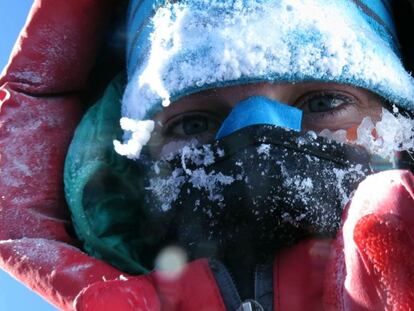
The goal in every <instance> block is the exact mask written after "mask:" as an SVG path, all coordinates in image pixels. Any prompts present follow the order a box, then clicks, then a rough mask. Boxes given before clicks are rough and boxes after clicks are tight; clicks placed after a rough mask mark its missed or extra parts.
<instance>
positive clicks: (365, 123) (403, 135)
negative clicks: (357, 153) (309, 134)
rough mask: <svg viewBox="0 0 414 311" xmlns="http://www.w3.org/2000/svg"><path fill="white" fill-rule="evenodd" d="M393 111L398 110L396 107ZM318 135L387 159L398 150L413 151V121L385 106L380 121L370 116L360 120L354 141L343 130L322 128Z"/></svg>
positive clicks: (391, 158) (391, 157) (390, 158)
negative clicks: (373, 119) (333, 130)
mask: <svg viewBox="0 0 414 311" xmlns="http://www.w3.org/2000/svg"><path fill="white" fill-rule="evenodd" d="M394 111H397V112H398V109H397V110H396V109H394ZM319 135H320V136H322V137H325V138H328V139H331V140H333V141H336V142H339V143H351V144H355V145H359V146H363V147H365V149H367V150H368V151H369V152H370V153H371V154H375V155H378V156H380V157H381V158H384V159H386V160H389V161H392V160H393V157H394V155H395V153H396V152H398V151H414V121H413V120H412V119H410V118H407V117H404V116H402V115H401V114H397V115H394V114H392V113H391V112H389V111H388V110H386V109H385V108H383V109H382V117H381V120H380V121H378V122H376V123H374V122H373V121H372V119H371V118H370V117H365V118H364V119H363V120H362V122H361V124H360V126H359V127H358V129H357V139H356V140H354V141H349V140H348V139H347V138H346V131H344V130H339V131H335V132H332V131H329V130H323V131H322V132H320V133H319Z"/></svg>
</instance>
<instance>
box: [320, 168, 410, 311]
mask: <svg viewBox="0 0 414 311" xmlns="http://www.w3.org/2000/svg"><path fill="white" fill-rule="evenodd" d="M413 237H414V176H413V175H412V174H411V173H409V172H406V171H387V172H382V173H380V174H376V175H373V176H370V177H368V178H367V179H366V180H365V181H364V182H363V183H361V185H360V186H359V188H358V190H357V192H356V194H355V196H354V198H353V199H352V202H351V204H350V205H349V207H348V211H347V213H346V214H345V217H344V224H343V228H342V230H341V232H340V234H339V236H338V238H337V240H336V241H335V253H334V256H333V258H332V261H331V262H330V265H329V268H328V269H329V278H327V280H326V288H325V305H326V310H351V311H355V310H412V309H414V290H413V288H414V264H413V262H414V239H413Z"/></svg>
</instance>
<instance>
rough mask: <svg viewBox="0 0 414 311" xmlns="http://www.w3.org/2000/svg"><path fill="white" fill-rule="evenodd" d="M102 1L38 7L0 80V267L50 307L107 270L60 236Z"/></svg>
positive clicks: (69, 299)
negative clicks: (71, 151) (67, 167)
mask: <svg viewBox="0 0 414 311" xmlns="http://www.w3.org/2000/svg"><path fill="white" fill-rule="evenodd" d="M110 9H111V3H110V1H109V0H79V1H67V0H36V1H34V4H33V7H32V10H31V13H30V15H29V17H28V21H27V23H26V25H25V27H24V28H23V30H22V32H21V34H20V37H19V39H18V41H17V43H16V45H15V48H14V50H13V53H12V56H11V58H10V61H9V63H8V65H7V66H6V68H5V69H4V70H3V73H2V76H1V77H0V170H1V177H0V267H1V268H3V269H5V270H6V271H8V272H9V273H11V274H12V275H14V277H16V278H17V279H19V280H21V281H22V282H23V283H25V284H26V285H27V286H28V287H30V288H31V289H33V290H34V291H36V292H38V293H39V294H40V295H42V296H44V298H46V299H47V300H48V301H50V302H51V303H52V304H54V305H56V306H57V307H59V308H61V309H65V310H70V309H71V308H72V303H73V300H74V298H75V296H76V295H77V294H78V293H79V292H80V291H81V290H82V289H83V288H84V287H86V286H87V285H89V284H91V283H93V282H95V281H98V280H102V278H106V279H114V278H116V277H118V276H119V274H120V273H119V272H118V271H117V270H115V269H114V268H112V267H110V266H109V265H106V264H105V263H103V262H100V261H98V260H96V259H92V258H90V257H88V256H86V255H85V254H83V253H81V252H80V251H79V250H78V249H77V248H75V247H74V246H76V244H77V241H76V240H74V239H73V238H72V237H71V236H70V235H69V234H68V231H67V228H68V224H69V216H68V212H67V208H66V206H65V200H64V194H63V164H64V159H65V154H66V151H67V147H68V144H69V142H70V140H71V137H72V134H73V131H74V129H75V127H76V125H77V123H78V121H79V119H80V117H81V115H82V113H83V108H82V104H81V100H80V97H81V95H82V92H84V91H85V89H86V88H87V78H88V75H89V73H90V70H91V67H92V66H93V64H94V59H95V56H96V55H95V54H96V51H97V49H98V46H99V43H100V41H101V37H102V33H103V31H102V29H103V27H104V25H105V23H106V20H107V15H108V14H107V13H108V12H109V11H110Z"/></svg>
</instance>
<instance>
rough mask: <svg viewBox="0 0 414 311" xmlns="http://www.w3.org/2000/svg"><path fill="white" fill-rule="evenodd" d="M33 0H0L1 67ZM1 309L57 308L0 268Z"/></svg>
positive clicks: (33, 310) (36, 310) (41, 310)
mask: <svg viewBox="0 0 414 311" xmlns="http://www.w3.org/2000/svg"><path fill="white" fill-rule="evenodd" d="M32 2H33V1H32V0H2V1H0V12H1V18H0V68H1V69H2V68H3V67H4V66H5V65H6V63H7V61H8V58H9V54H10V52H11V49H12V47H13V45H14V42H15V40H16V38H17V36H18V34H19V32H20V29H21V28H22V26H23V25H24V23H25V20H26V16H27V14H28V12H29V9H30V6H31V5H32ZM0 310H13V311H26V310H30V311H51V310H56V309H55V308H53V307H52V306H51V305H49V304H48V303H47V302H45V301H44V300H43V299H42V298H40V297H39V296H37V295H36V294H34V293H33V292H31V291H29V290H28V289H26V288H25V287H24V286H23V285H21V284H20V283H18V282H17V281H15V280H14V279H13V278H11V277H10V276H9V275H7V274H6V273H5V272H3V271H1V270H0Z"/></svg>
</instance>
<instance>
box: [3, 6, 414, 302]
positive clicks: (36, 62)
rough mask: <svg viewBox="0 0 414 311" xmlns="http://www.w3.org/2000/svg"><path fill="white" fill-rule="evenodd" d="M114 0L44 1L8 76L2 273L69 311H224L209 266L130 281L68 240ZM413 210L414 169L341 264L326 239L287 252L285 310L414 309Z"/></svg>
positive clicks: (363, 208) (371, 200) (396, 174)
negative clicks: (96, 66) (89, 106)
mask: <svg viewBox="0 0 414 311" xmlns="http://www.w3.org/2000/svg"><path fill="white" fill-rule="evenodd" d="M113 2H114V1H110V0H79V1H75V2H74V1H67V0H37V1H35V2H34V5H33V9H32V11H31V14H30V17H29V20H28V23H27V24H26V26H25V28H24V30H23V32H22V33H21V36H20V38H19V41H18V43H17V45H16V48H15V49H14V52H13V55H12V57H11V60H10V62H9V64H8V66H7V67H6V69H5V71H4V72H3V75H2V76H1V78H0V103H1V106H0V107H1V110H0V125H1V129H0V156H1V158H0V170H1V177H0V189H1V193H0V266H1V268H3V269H4V270H6V271H8V272H9V273H11V274H13V275H14V276H15V277H16V278H17V279H19V280H21V282H23V283H25V284H26V285H27V286H29V287H30V288H32V289H33V290H34V291H36V292H37V293H39V294H40V295H42V296H43V297H45V298H46V299H47V300H48V301H50V302H51V303H52V304H54V305H56V306H57V307H59V308H61V309H64V310H74V309H76V310H158V309H163V310H224V303H223V299H222V297H221V293H220V291H219V288H218V286H217V283H216V281H215V279H214V278H213V274H212V271H211V269H210V268H209V266H208V264H207V261H205V260H199V261H196V262H193V263H191V264H189V265H188V266H187V267H186V268H185V269H184V272H183V274H182V276H181V278H179V279H174V280H171V279H168V278H167V279H166V278H165V277H163V275H162V274H160V273H159V272H157V273H151V274H149V275H146V276H139V277H133V276H127V275H125V274H124V273H122V272H121V271H118V270H117V269H115V268H113V267H111V266H109V265H108V264H106V263H104V262H102V261H100V260H97V259H95V258H91V257H89V256H88V255H86V254H85V253H83V252H82V251H80V250H79V248H77V247H78V246H79V245H78V242H77V241H76V239H74V238H73V237H72V236H71V235H70V234H68V224H69V217H68V213H67V209H66V206H65V201H64V196H63V185H62V180H63V177H62V174H63V162H64V157H65V154H66V150H67V147H68V144H69V142H70V140H71V137H72V133H73V131H74V129H75V127H76V125H77V123H78V121H79V120H80V118H81V116H82V113H83V110H84V108H83V105H82V102H81V96H82V94H83V92H84V90H86V89H87V88H88V85H87V78H88V75H89V73H90V70H91V66H92V64H93V63H94V59H95V55H96V52H97V48H98V46H99V44H100V41H101V38H102V33H103V29H104V28H105V24H106V20H107V17H108V15H109V13H110V12H111V10H112V9H113V5H114V4H113ZM413 209H414V177H413V176H412V175H411V174H410V173H409V172H403V171H390V172H384V173H381V174H379V175H377V176H372V177H370V178H368V180H367V181H366V182H364V183H363V184H362V185H361V186H360V188H359V189H358V191H357V193H356V195H355V196H354V198H353V202H352V204H350V205H349V209H348V212H347V214H345V215H344V226H343V229H342V230H341V232H340V233H339V235H338V238H337V239H336V240H335V241H334V242H333V244H332V247H333V249H334V251H333V252H332V253H331V254H332V256H325V255H323V254H322V253H323V251H322V253H320V252H319V251H318V250H319V246H318V245H325V244H323V243H322V244H318V243H321V242H318V241H307V242H303V243H301V244H299V245H297V246H295V247H293V248H291V249H289V250H286V251H285V252H283V253H281V254H279V255H278V257H277V258H276V260H275V263H274V265H273V276H274V278H273V284H274V309H275V310H410V309H414V290H413V288H414V211H413ZM315 243H316V244H315ZM315 245H316V246H315ZM325 246H326V245H325ZM325 246H322V248H321V249H322V250H323V248H324V247H325ZM315 247H316V248H315ZM121 275H125V278H126V280H125V278H124V277H121ZM75 305H76V307H75Z"/></svg>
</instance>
